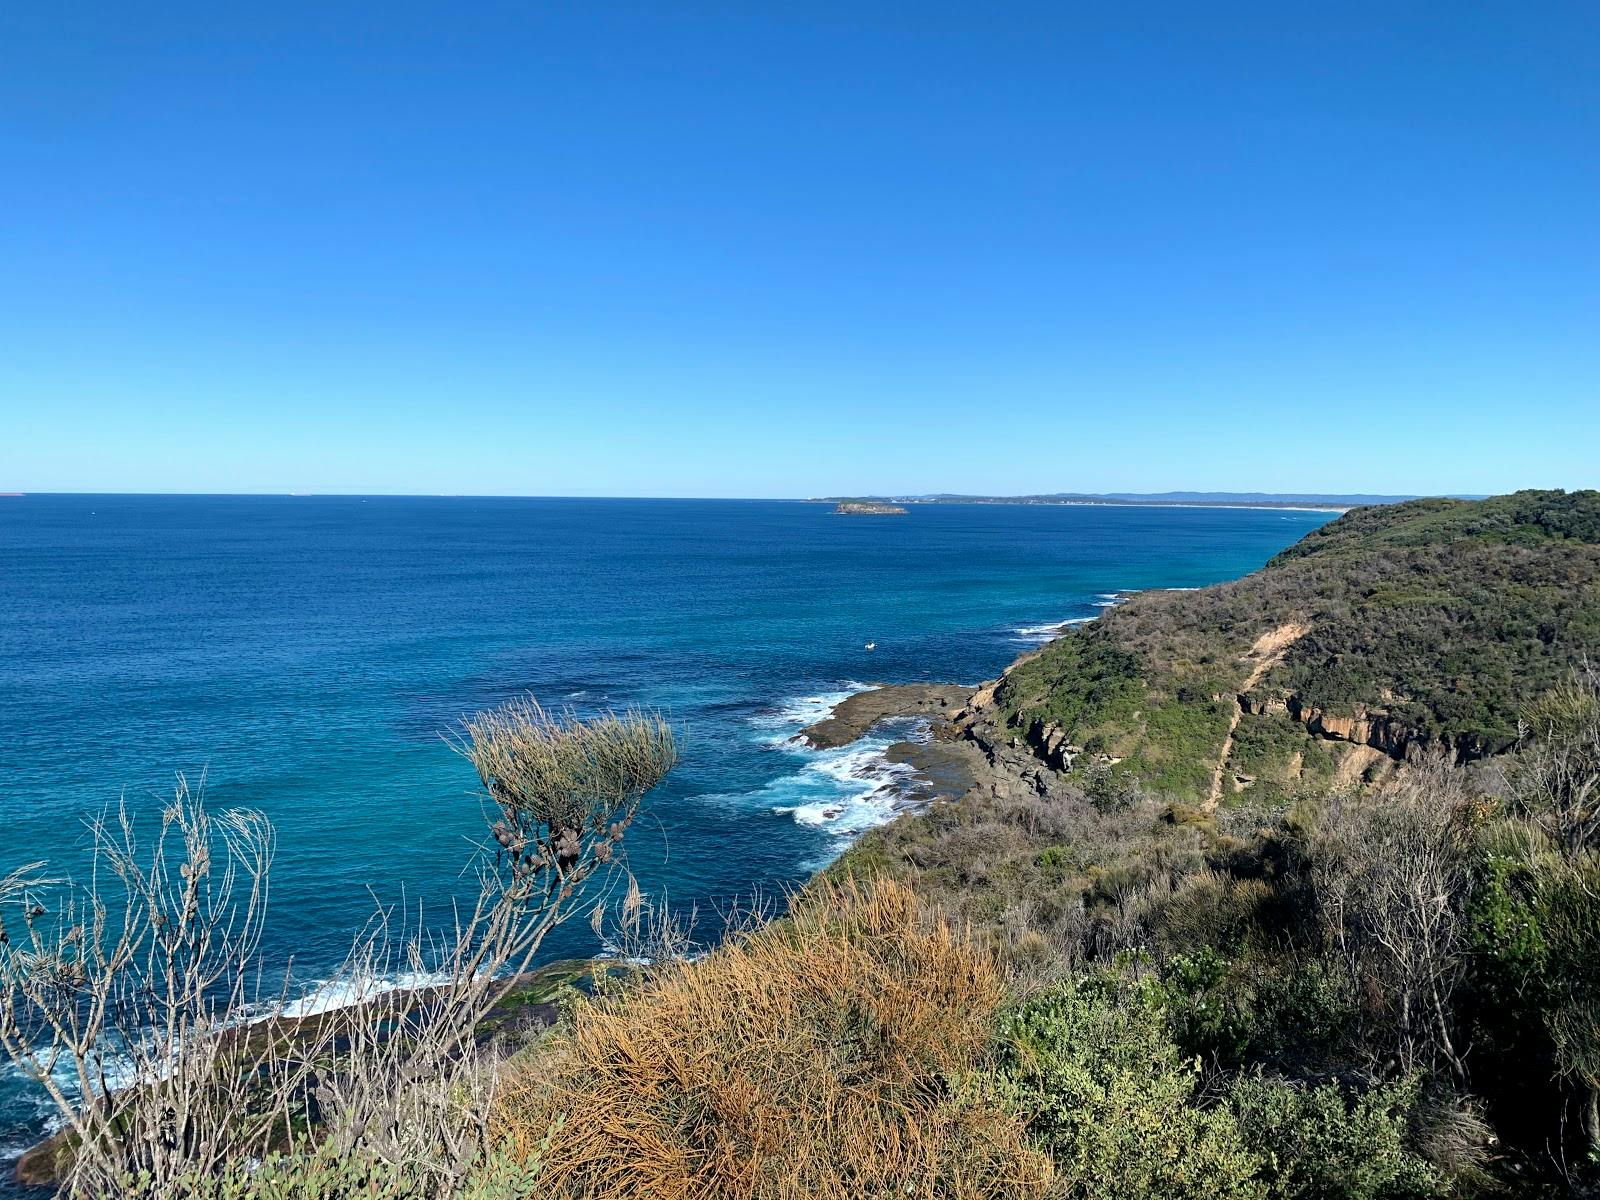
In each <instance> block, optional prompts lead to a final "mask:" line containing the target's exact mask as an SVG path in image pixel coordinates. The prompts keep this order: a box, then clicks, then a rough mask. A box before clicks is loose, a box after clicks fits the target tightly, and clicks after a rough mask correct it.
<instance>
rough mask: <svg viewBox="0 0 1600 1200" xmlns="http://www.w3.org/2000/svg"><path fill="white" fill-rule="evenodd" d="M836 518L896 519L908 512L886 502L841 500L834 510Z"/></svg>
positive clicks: (899, 506)
mask: <svg viewBox="0 0 1600 1200" xmlns="http://www.w3.org/2000/svg"><path fill="white" fill-rule="evenodd" d="M833 515H834V516H836V517H894V516H901V517H903V516H905V515H906V510H905V509H904V508H903V507H902V506H901V505H898V504H890V503H888V502H887V501H884V500H841V501H839V503H838V507H836V508H835V509H834V510H833Z"/></svg>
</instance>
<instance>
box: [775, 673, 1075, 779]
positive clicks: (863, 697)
mask: <svg viewBox="0 0 1600 1200" xmlns="http://www.w3.org/2000/svg"><path fill="white" fill-rule="evenodd" d="M1037 653H1038V651H1032V652H1030V653H1028V654H1024V655H1022V656H1021V657H1019V658H1017V659H1016V660H1015V661H1014V662H1012V663H1011V665H1010V666H1008V667H1007V668H1006V669H1005V671H1003V672H1001V675H1000V678H999V679H992V680H988V681H986V682H984V683H982V684H979V685H978V686H977V687H975V688H974V687H966V686H963V685H960V684H946V683H901V684H882V685H879V686H877V687H873V688H869V689H868V690H866V691H864V692H857V693H855V694H854V695H852V696H849V697H847V698H846V699H844V700H842V701H840V702H839V703H838V704H836V705H834V707H833V710H832V711H831V713H830V714H829V715H828V716H827V717H825V718H824V719H823V720H821V721H818V722H816V723H815V724H813V725H809V726H807V727H806V728H805V729H803V730H802V731H801V733H800V737H801V739H802V740H803V741H805V743H806V744H807V745H809V746H812V747H814V748H816V749H833V748H836V747H839V746H844V745H848V744H849V743H850V742H853V741H855V740H856V739H858V738H861V737H865V736H866V735H867V734H868V733H870V732H871V731H872V730H873V729H874V728H876V727H877V726H878V725H880V724H881V723H883V722H886V721H892V720H896V719H904V718H908V717H921V718H926V719H927V721H928V737H927V739H926V740H919V741H904V742H896V743H894V744H893V745H891V746H890V747H889V748H888V749H887V750H886V751H885V752H884V754H885V757H886V758H887V759H888V760H889V761H890V762H894V763H904V764H905V765H907V766H909V767H910V768H911V769H912V771H913V772H914V777H913V783H912V784H911V787H910V797H909V799H910V801H911V802H912V803H914V804H917V805H920V804H924V803H928V802H931V801H937V800H946V801H954V800H960V799H961V798H963V797H964V796H967V795H969V794H971V793H973V792H977V793H979V794H982V795H986V796H992V797H995V798H998V799H1004V798H1008V797H1015V796H1022V795H1027V796H1056V795H1060V794H1062V793H1063V792H1064V789H1065V786H1066V781H1065V779H1064V777H1063V776H1062V774H1061V773H1060V772H1059V771H1057V770H1056V769H1055V768H1054V767H1053V766H1052V765H1051V764H1050V763H1048V762H1045V761H1043V760H1041V759H1040V758H1038V757H1036V756H1035V754H1034V753H1033V751H1032V749H1031V748H1030V747H1029V746H1028V745H1026V744H1025V743H1023V742H1022V741H1020V740H1019V739H1018V738H1017V737H1016V736H1015V735H1014V734H1013V733H1012V732H1011V731H1010V730H1007V729H1005V728H1004V727H1003V723H1002V721H1001V718H1000V714H999V713H998V712H997V711H996V709H995V707H994V698H995V689H996V688H997V687H998V686H999V684H1000V680H1001V679H1004V678H1005V676H1006V675H1009V674H1010V673H1011V672H1012V671H1013V670H1015V669H1016V668H1017V667H1018V666H1019V665H1020V664H1022V663H1025V662H1028V661H1029V660H1030V659H1032V658H1033V657H1034V656H1035V655H1036V654H1037Z"/></svg>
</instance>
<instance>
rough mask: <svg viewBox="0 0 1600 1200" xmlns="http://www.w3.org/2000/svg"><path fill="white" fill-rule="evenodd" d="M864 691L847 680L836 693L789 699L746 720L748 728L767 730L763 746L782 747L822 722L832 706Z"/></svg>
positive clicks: (866, 688) (866, 686)
mask: <svg viewBox="0 0 1600 1200" xmlns="http://www.w3.org/2000/svg"><path fill="white" fill-rule="evenodd" d="M868 690H870V689H869V687H868V685H867V684H864V683H856V682H855V681H854V680H849V679H847V680H845V681H844V685H843V687H842V688H841V690H839V691H836V692H818V693H816V694H815V695H811V696H795V697H792V698H790V699H789V700H786V701H784V703H783V704H781V705H779V706H778V707H777V708H775V709H773V710H771V711H770V712H763V713H757V714H756V715H755V716H753V717H751V718H750V724H752V725H754V726H755V727H756V728H757V729H763V730H770V732H769V733H768V734H766V736H764V737H762V739H761V741H762V743H763V744H764V745H767V746H775V747H778V746H783V745H785V744H786V743H788V742H792V741H794V740H795V739H796V738H798V737H799V736H800V731H801V730H802V729H804V728H805V727H806V726H808V725H815V724H816V723H817V722H818V721H822V720H825V719H826V718H827V716H828V714H829V713H831V712H832V711H833V709H834V706H835V705H836V704H839V703H840V702H841V701H843V700H846V699H848V698H849V697H851V696H854V695H855V694H856V693H857V692H865V691H868Z"/></svg>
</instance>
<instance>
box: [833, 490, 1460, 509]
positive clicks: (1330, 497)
mask: <svg viewBox="0 0 1600 1200" xmlns="http://www.w3.org/2000/svg"><path fill="white" fill-rule="evenodd" d="M1476 498H1477V497H1458V499H1476ZM823 499H824V500H825V501H826V502H827V503H830V504H832V503H837V502H839V501H841V500H845V499H848V500H855V501H863V502H877V503H886V504H1167V505H1174V504H1178V505H1185V506H1187V505H1195V504H1200V505H1216V506H1219V507H1229V508H1237V507H1245V508H1344V509H1348V508H1360V507H1362V506H1365V505H1369V504H1399V503H1401V502H1403V501H1406V500H1415V499H1417V497H1416V496H1369V495H1355V494H1337V493H1327V494H1323V493H1315V492H1313V493H1305V492H1051V493H1049V494H1047V495H1038V496H968V495H963V494H961V493H958V492H932V493H928V494H926V495H919V496H849V497H841V496H830V497H823Z"/></svg>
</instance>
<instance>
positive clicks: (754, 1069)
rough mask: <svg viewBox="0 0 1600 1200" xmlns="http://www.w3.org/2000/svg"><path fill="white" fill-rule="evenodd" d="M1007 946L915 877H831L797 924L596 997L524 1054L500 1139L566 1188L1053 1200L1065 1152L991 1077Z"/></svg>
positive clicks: (722, 1199)
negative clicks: (979, 1070) (1027, 1139)
mask: <svg viewBox="0 0 1600 1200" xmlns="http://www.w3.org/2000/svg"><path fill="white" fill-rule="evenodd" d="M1000 995H1001V990H1000V980H999V977H998V975H997V973H996V971H995V968H994V966H993V964H992V963H991V961H990V959H989V958H988V956H987V955H985V954H982V953H980V952H978V951H977V950H975V949H974V948H973V947H972V946H971V944H970V943H969V942H968V941H967V940H966V939H965V938H964V937H961V936H958V935H957V934H956V933H954V932H953V931H952V930H951V929H950V927H949V925H948V924H947V923H945V922H944V921H942V920H939V919H937V918H936V917H933V916H930V915H929V914H928V913H926V912H925V911H924V910H923V909H922V908H921V907H920V905H919V904H918V903H917V901H916V900H915V898H914V897H913V895H912V894H911V892H910V891H909V890H907V889H906V888H905V887H903V886H901V885H898V884H893V883H888V882H879V883H873V884H855V883H843V884H819V885H817V886H816V887H815V888H814V890H812V891H811V892H810V893H808V894H807V895H806V896H804V897H803V898H802V899H801V901H800V902H799V903H798V904H796V905H795V906H794V908H793V909H792V913H791V915H790V917H789V918H787V919H786V920H783V921H780V922H777V923H774V924H771V925H768V926H765V927H763V928H761V929H759V930H757V931H755V932H753V933H750V934H747V935H744V936H741V937H737V938H735V939H734V940H733V941H731V942H729V943H727V944H725V945H723V946H722V947H721V948H720V949H718V950H716V951H715V952H713V953H712V954H710V955H709V956H707V957H706V958H704V959H702V960H700V961H699V962H696V963H688V964H676V965H672V966H669V967H667V968H666V969H665V970H663V971H661V972H659V973H658V974H657V975H656V976H655V977H654V978H652V979H651V980H649V981H648V982H647V983H646V984H644V985H643V986H642V987H641V988H640V989H639V990H637V991H635V992H633V993H632V994H627V995H624V996H622V997H619V998H614V999H608V1000H602V1001H597V1002H590V1003H586V1004H584V1005H582V1006H581V1007H580V1008H579V1009H578V1010H577V1012H576V1014H575V1022H574V1026H573V1029H572V1030H571V1033H570V1035H569V1036H566V1037H562V1038H559V1039H557V1040H555V1041H553V1042H552V1043H550V1044H549V1045H548V1046H546V1047H544V1048H542V1049H541V1050H540V1051H538V1052H536V1053H534V1054H531V1055H529V1056H528V1057H526V1058H524V1059H523V1060H521V1061H520V1062H517V1063H514V1064H513V1065H512V1070H511V1071H510V1072H508V1074H509V1078H508V1080H507V1082H506V1085H505V1087H504V1088H503V1090H502V1092H501V1095H500V1098H499V1102H498V1104H497V1107H496V1110H495V1118H496V1119H495V1122H494V1130H495V1133H496V1135H497V1136H500V1137H505V1138H509V1139H510V1140H511V1141H513V1142H516V1143H520V1144H524V1145H528V1144H537V1143H539V1142H540V1141H542V1140H544V1139H545V1138H546V1136H547V1133H548V1130H549V1128H550V1126H551V1125H552V1123H553V1122H555V1121H556V1120H558V1119H564V1121H565V1125H564V1127H563V1129H562V1132H561V1133H560V1135H559V1136H556V1137H555V1138H553V1139H550V1140H549V1150H548V1153H547V1154H546V1155H545V1156H544V1161H545V1169H546V1180H547V1188H548V1193H547V1194H550V1195H559V1196H590V1195H594V1196H630V1197H654V1198H660V1200H666V1198H667V1197H673V1198H689V1200H694V1198H702V1200H712V1198H716V1200H802V1198H804V1200H847V1198H848V1200H857V1198H860V1197H868V1196H890V1195H894V1196H908V1195H914V1196H927V1197H949V1198H952V1200H968V1198H973V1200H976V1198H980V1197H981V1198H984V1200H989V1198H995V1200H999V1198H1002V1197H1022V1196H1034V1195H1038V1194H1040V1192H1041V1189H1042V1187H1043V1186H1044V1183H1045V1181H1046V1179H1047V1178H1048V1174H1049V1167H1048V1163H1047V1162H1045V1161H1044V1159H1043V1158H1042V1157H1041V1156H1039V1155H1038V1154H1036V1153H1034V1152H1032V1151H1031V1150H1030V1149H1029V1148H1028V1147H1027V1146H1026V1145H1025V1144H1024V1142H1023V1138H1022V1130H1021V1125H1020V1123H1019V1122H1018V1121H1016V1120H1015V1119H1014V1118H1013V1117H1011V1116H1010V1115H1009V1114H1007V1113H1006V1112H1005V1111H1004V1109H1003V1107H1002V1106H1000V1105H999V1104H998V1103H996V1102H995V1101H994V1099H993V1097H992V1096H989V1095H986V1094H985V1087H984V1085H983V1083H982V1082H981V1080H980V1079H979V1078H978V1077H976V1076H974V1075H973V1069H974V1067H975V1065H976V1064H978V1063H979V1061H980V1059H981V1056H982V1054H983V1052H984V1048H985V1046H986V1044H987V1042H988V1039H989V1035H990V1032H991V1029H992V1023H993V1017H994V1012H995V1008H996V1005H997V1004H998V1003H999V1001H1000Z"/></svg>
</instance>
